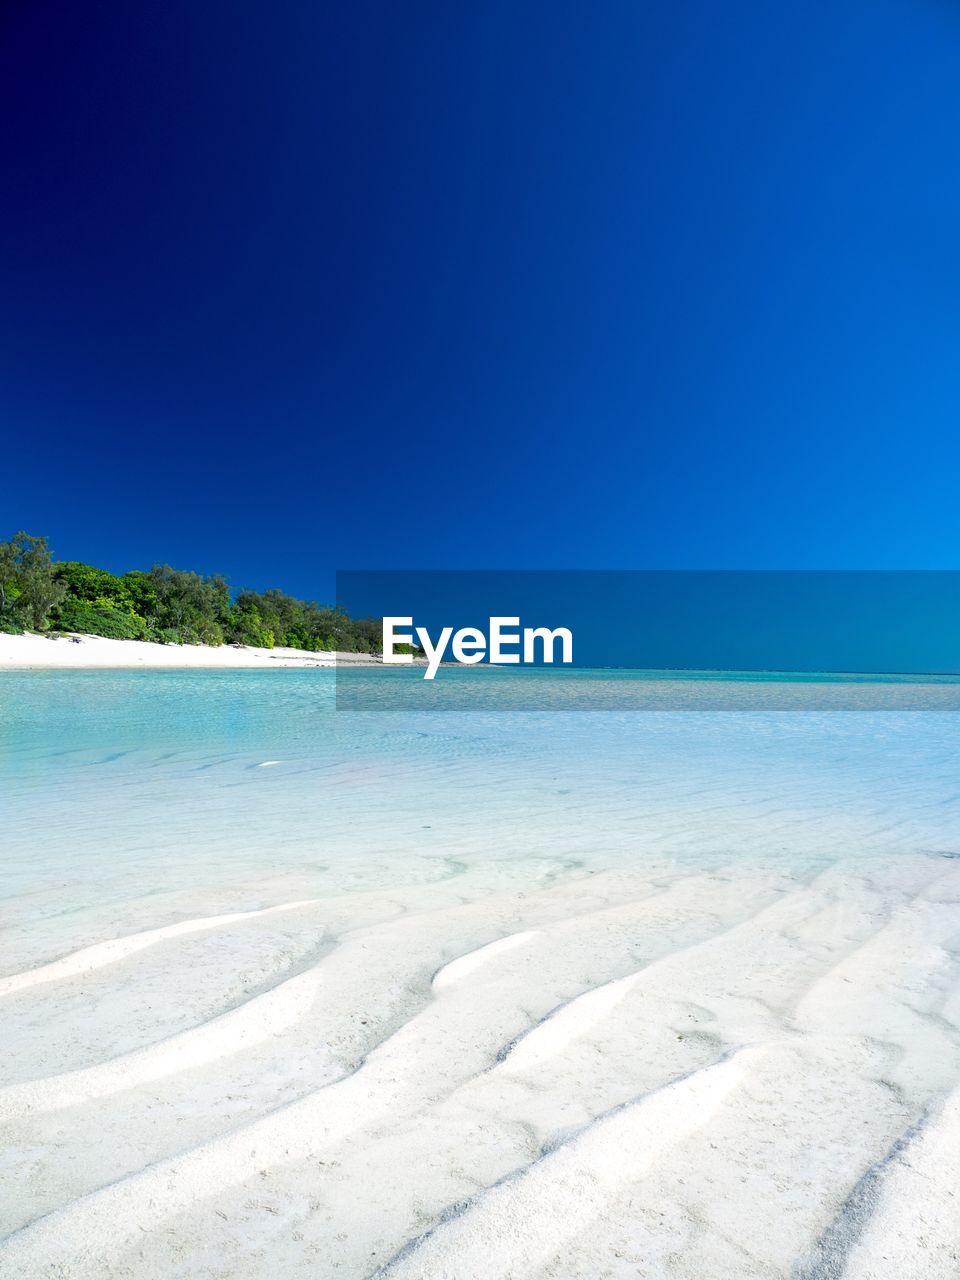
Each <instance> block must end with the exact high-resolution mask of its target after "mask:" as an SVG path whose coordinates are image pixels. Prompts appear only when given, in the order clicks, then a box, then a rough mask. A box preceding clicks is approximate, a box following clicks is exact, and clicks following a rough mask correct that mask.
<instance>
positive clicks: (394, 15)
mask: <svg viewBox="0 0 960 1280" xmlns="http://www.w3.org/2000/svg"><path fill="white" fill-rule="evenodd" d="M0 118H2V120H3V126H2V131H0V172H2V174H3V196H2V199H0V430H2V432H3V436H4V438H5V441H6V443H5V445H4V452H3V457H4V464H5V465H4V477H3V487H2V499H0V519H2V524H3V531H2V532H3V536H6V534H7V533H8V532H12V531H13V530H14V529H16V528H18V527H21V526H23V527H26V528H27V529H29V530H31V531H36V532H46V533H48V534H49V535H50V536H51V539H52V541H53V544H54V549H55V552H56V553H57V554H58V555H59V556H61V557H63V558H68V557H70V558H73V557H75V558H80V559H86V560H91V561H94V562H97V563H101V564H104V565H106V566H108V567H110V568H113V569H116V570H123V569H126V568H129V567H134V566H148V565H149V564H151V563H153V562H154V561H158V560H168V561H170V562H172V563H174V564H177V565H179V566H183V567H194V568H198V569H201V570H203V571H214V570H219V571H223V572H226V573H227V575H228V576H229V577H230V579H231V581H232V582H233V583H234V584H235V585H237V586H239V585H250V586H255V587H261V588H262V587H266V586H269V585H279V586H283V587H285V588H286V589H288V590H291V591H294V592H296V593H298V594H305V595H312V596H320V597H327V598H329V597H330V595H331V594H332V591H333V570H334V569H335V568H336V567H458V566H464V567H468V566H474V567H487V568H500V567H565V568H583V567H587V568H627V567H647V568H682V567H695V568H732V567H743V568H747V567H753V568H770V567H773V568H796V567H837V568H840V567H858V568H870V567H888V568H903V567H910V568H943V567H950V568H952V567H960V502H958V500H957V476H958V472H960V467H958V463H960V239H958V235H960V10H958V9H957V7H956V5H954V4H948V3H935V2H934V0H903V2H902V3H895V2H893V0H850V3H846V4H842V5H838V4H836V3H834V2H832V0H831V2H829V3H827V2H821V0H814V2H813V3H810V4H806V5H771V4H769V3H768V2H767V0H763V2H761V0H734V3H732V4H729V5H717V4H711V3H707V2H706V0H670V2H669V3H666V2H663V3H660V2H657V3H649V4H635V3H632V2H631V3H616V2H611V3H609V4H605V5H601V6H596V5H587V4H582V3H579V2H578V3H554V2H553V0H551V3H549V4H548V3H543V4H541V3H520V4H516V3H509V4H508V3H496V2H494V3H485V4H464V3H444V4H432V3H431V4H410V5H388V4H362V3H359V4H341V5H336V6H334V5H326V4H315V3H306V2H305V3H289V2H287V3H277V4H272V5H264V4H261V3H249V2H246V0H239V2H238V0H231V2H229V3H228V2H227V0H201V2H199V3H198V2H197V0H168V2H167V3H164V4H162V5H130V4H121V3H119V2H117V3H109V4H108V3H98V2H97V0H88V2H87V3H84V4H76V3H65V2H47V0H34V2H33V3H27V2H26V0H20V2H19V3H17V2H13V3H9V4H7V5H4V6H3V7H2V9H0Z"/></svg>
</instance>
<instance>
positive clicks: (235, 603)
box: [0, 533, 382, 653]
mask: <svg viewBox="0 0 960 1280" xmlns="http://www.w3.org/2000/svg"><path fill="white" fill-rule="evenodd" d="M24 630H31V631H51V630H56V631H79V632H82V633H84V634H86V635H94V636H109V637H110V638H112V639H116V640H156V641H159V642H160V643H163V644H213V645H219V644H224V643H227V644H249V645H257V646H259V647H262V648H266V649H272V648H273V647H274V646H275V645H284V646H287V647H289V648H291V649H306V650H309V651H312V652H316V651H318V650H321V649H339V650H341V651H344V652H347V653H379V652H380V648H381V644H382V632H381V623H380V619H379V618H351V617H350V616H349V615H348V614H347V613H346V612H345V611H344V610H343V609H339V608H336V607H333V606H329V605H319V604H314V603H313V601H310V600H298V599H296V598H295V597H294V596H288V595H287V594H286V593H285V592H283V591H277V590H270V591H264V592H263V593H262V594H261V593H258V592H256V591H240V592H238V593H237V594H236V596H235V597H232V596H231V592H230V588H229V586H228V585H227V582H226V579H225V578H222V577H220V576H218V575H214V576H213V577H208V578H205V577H202V576H201V575H200V574H199V573H191V572H190V571H189V570H186V569H171V568H170V566H169V565H166V564H164V565H154V567H153V568H152V569H150V570H149V571H148V572H144V571H142V570H139V569H135V570H133V571H132V572H131V573H124V574H122V575H121V576H120V577H117V576H116V575H115V574H112V573H108V572H107V571H106V569H98V568H96V567H95V566H94V565H90V564H82V563H81V562H80V561H78V560H64V561H60V562H57V561H55V560H53V558H52V557H51V555H50V549H49V546H48V545H47V539H46V538H38V537H33V536H32V535H30V534H26V533H18V534H16V535H15V536H14V537H13V538H12V539H11V540H10V541H9V542H2V543H0V631H6V632H13V633H15V634H16V633H19V632H22V631H24Z"/></svg>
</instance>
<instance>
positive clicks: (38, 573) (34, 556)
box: [0, 530, 67, 631]
mask: <svg viewBox="0 0 960 1280" xmlns="http://www.w3.org/2000/svg"><path fill="white" fill-rule="evenodd" d="M0 574H2V575H3V577H4V579H5V582H4V587H3V597H2V602H3V607H4V608H5V607H6V604H7V599H8V595H9V596H11V597H14V598H13V609H14V612H15V613H16V614H17V616H18V617H19V618H20V620H21V621H22V622H23V623H24V624H25V625H26V626H29V627H33V628H34V629H35V630H37V631H43V630H44V628H45V627H46V625H47V621H48V619H49V617H50V612H51V610H52V609H54V608H55V607H56V606H57V605H58V604H59V603H60V601H61V600H62V599H63V598H64V596H65V595H66V594H67V588H66V586H65V585H64V584H63V583H62V582H60V581H58V579H57V574H56V568H55V566H54V563H53V560H52V559H51V557H50V548H49V546H48V545H47V540H46V538H38V537H34V536H33V535H32V534H29V533H24V532H23V530H21V531H20V532H19V533H17V534H14V536H13V538H12V539H11V540H10V542H8V543H6V544H4V547H3V551H2V553H0ZM11 588H12V590H11Z"/></svg>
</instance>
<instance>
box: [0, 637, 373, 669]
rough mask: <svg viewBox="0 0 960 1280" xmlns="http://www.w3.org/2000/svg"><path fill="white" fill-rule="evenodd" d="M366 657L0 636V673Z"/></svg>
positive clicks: (304, 663)
mask: <svg viewBox="0 0 960 1280" xmlns="http://www.w3.org/2000/svg"><path fill="white" fill-rule="evenodd" d="M381 665H382V662H381V659H380V658H379V657H377V656H375V655H374V654H369V653H341V652H333V651H332V650H321V651H318V652H310V651H308V650H306V649H286V648H280V647H277V648H275V649H258V648H255V647H253V646H251V645H234V644H223V645H208V644H157V643H154V642H153V641H150V640H110V639H107V638H106V637H105V636H90V635H74V634H62V635H58V636H51V635H40V634H38V633H36V632H26V633H25V634H23V635H19V636H14V635H5V634H0V671H48V670H50V671H53V670H63V669H76V670H83V669H97V670H99V669H104V670H108V669H115V670H125V669H128V668H138V667H142V668H144V669H151V668H157V669H163V668H213V669H224V670H228V669H231V668H232V669H239V668H261V669H262V668H277V667H327V668H331V669H332V668H334V667H338V666H340V667H344V666H349V667H379V666H381Z"/></svg>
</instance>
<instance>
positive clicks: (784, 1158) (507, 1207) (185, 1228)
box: [0, 855, 960, 1280]
mask: <svg viewBox="0 0 960 1280" xmlns="http://www.w3.org/2000/svg"><path fill="white" fill-rule="evenodd" d="M276 906H277V908H280V907H285V909H283V910H279V909H274V910H271V911H259V912H237V913H236V914H235V915H232V916H230V915H219V916H217V917H215V918H209V917H207V918H202V919H201V918H198V919H195V920H193V921H190V920H185V921H181V922H179V923H178V924H176V925H175V926H174V927H172V928H171V927H170V926H164V927H159V928H152V929H148V930H145V931H143V932H142V933H141V934H140V935H139V936H136V935H135V936H130V937H126V938H123V939H118V940H115V941H112V942H111V941H106V940H105V941H104V942H103V943H102V944H99V945H94V946H93V947H87V948H85V949H83V950H82V951H80V952H78V953H76V954H74V955H72V956H64V957H61V958H60V959H59V960H56V961H54V962H48V963H46V964H44V965H42V966H38V967H37V968H36V970H35V971H34V974H33V976H32V977H31V976H29V975H24V976H20V977H14V978H12V979H7V981H6V983H5V984H4V987H3V988H2V991H0V996H2V1013H3V1017H4V1026H5V1032H4V1039H5V1041H6V1044H7V1045H8V1047H9V1046H13V1047H15V1054H14V1055H13V1058H12V1060H11V1061H12V1071H13V1076H12V1077H11V1078H9V1082H8V1084H7V1086H6V1088H4V1089H2V1090H0V1138H2V1144H3V1148H4V1151H5V1154H4V1155H3V1156H2V1157H0V1184H2V1185H3V1187H4V1188H5V1191H4V1193H3V1197H2V1203H0V1233H2V1232H3V1231H6V1232H10V1233H12V1234H9V1235H8V1236H7V1239H6V1240H5V1242H3V1243H2V1244H0V1274H2V1275H3V1276H5V1277H6V1276H10V1277H13V1276H17V1277H25V1278H31V1280H32V1278H37V1280H39V1278H41V1277H58V1278H59V1280H64V1278H68V1280H81V1278H83V1280H94V1278H96V1280H111V1278H115V1280H119V1277H136V1278H137V1280H174V1278H176V1280H228V1278H231V1280H276V1278H277V1277H279V1276H282V1277H284V1280H299V1278H300V1277H303V1280H307V1278H308V1277H309V1280H318V1278H325V1277H335V1276H349V1277H356V1278H358V1280H360V1278H366V1277H373V1276H383V1277H396V1278H397V1280H401V1278H402V1280H500V1278H507V1277H509V1278H510V1280H523V1278H529V1280H547V1278H548V1277H553V1278H554V1280H571V1277H584V1278H587V1277H589V1278H590V1280H593V1277H617V1278H620V1277H623V1278H626V1277H638V1276H643V1277H675V1278H677V1280H693V1278H694V1277H696V1280H704V1278H706V1277H709V1280H739V1278H741V1277H784V1278H786V1277H790V1276H794V1277H804V1278H806V1280H814V1278H815V1277H816V1278H819V1280H826V1278H827V1277H847V1278H848V1280H886V1278H889V1280H895V1278H896V1280H902V1278H904V1277H906V1278H916V1280H920V1278H921V1277H923V1278H924V1280H935V1278H936V1280H941V1278H944V1277H949V1276H955V1275H957V1274H960V1255H958V1249H960V1213H958V1195H957V1187H958V1186H960V1145H958V1134H960V1129H958V1121H957V1116H958V1103H957V1097H958V1094H957V1090H956V1081H957V1079H958V1078H960V1031H958V1015H960V1001H958V995H957V992H958V978H960V952H958V949H957V946H956V938H957V921H958V909H960V868H958V867H957V866H956V864H955V863H951V862H950V861H945V860H944V859H943V858H942V857H938V856H934V855H930V856H919V855H918V856H911V857H900V858H896V857H890V858H884V859H882V860H876V859H864V860H862V861H861V862H859V863H858V862H856V861H855V860H847V861H845V862H843V863H837V864H835V865H832V866H826V868H825V869H822V870H820V871H819V872H816V873H815V872H809V873H804V874H801V873H789V872H787V871H786V870H784V868H783V867H782V866H781V867H778V866H776V865H772V866H771V867H769V868H765V867H764V866H763V865H762V864H756V863H754V864H752V865H749V866H748V865H746V864H744V863H743V862H742V861H738V862H736V863H732V864H731V865H730V866H729V867H728V868H721V869H719V870H717V871H712V872H711V871H697V870H696V869H693V868H686V869H680V868H678V869H676V870H675V871H673V872H672V873H671V872H669V871H664V869H663V867H662V865H661V866H660V867H658V868H657V869H656V871H655V873H653V874H650V875H645V874H644V873H642V872H640V871H609V872H600V873H598V874H596V875H593V876H590V877H588V878H586V879H576V878H574V879H571V880H565V881H561V882H557V883H551V882H549V881H541V882H537V881H536V880H534V879H531V880H529V881H528V882H525V883H522V884H517V885H515V886H512V887H510V888H509V889H506V888H501V889H499V890H497V891H495V892H491V891H490V888H489V886H487V885H485V884H484V883H483V882H482V881H481V880H479V879H476V878H475V877H474V876H473V875H472V873H471V874H466V875H461V876H458V877H456V878H454V879H453V880H451V881H450V882H449V883H438V884H436V885H433V886H431V887H429V888H428V887H425V886H423V885H421V886H410V887H407V888H398V887H394V888H393V889H391V890H390V891H389V892H386V891H383V892H380V891H372V892H367V893H357V894H355V895H346V896H339V897H336V898H330V899H326V900H324V899H320V900H313V901H301V902H292V903H289V904H280V903H278V904H276ZM254 955H261V956H262V971H263V974H264V977H263V979H262V980H260V981H259V982H253V983H252V984H251V986H250V989H249V992H248V995H247V996H241V997H240V998H239V999H237V998H233V997H229V998H228V1004H227V1006H226V1007H224V1005H222V1004H221V1005H220V1007H219V1008H216V1009H209V1010H208V1011H207V1012H206V1013H205V1012H204V1011H203V1004H202V1002H200V1003H198V1001H199V1000H200V997H199V995H197V996H193V995H191V991H192V990H193V988H192V987H191V984H190V981H189V975H190V974H191V973H192V972H193V971H195V970H196V969H197V967H198V966H199V967H201V968H203V970H204V973H205V974H206V975H207V986H209V985H210V981H211V975H214V974H215V973H216V972H219V971H222V972H223V973H224V974H225V975H227V974H229V973H230V972H231V966H232V965H235V964H236V962H237V957H241V956H243V957H246V963H248V964H249V963H251V961H250V957H251V956H254ZM143 990H146V991H152V992H153V998H152V1000H151V1001H150V1002H149V1003H150V1007H151V1008H153V1009H154V1010H156V1009H160V1008H161V1007H163V1008H165V1009H166V1017H165V1020H164V1021H163V1023H162V1025H161V1024H160V1023H159V1022H157V1023H154V1024H153V1025H151V1024H150V1023H148V1022H144V1023H143V1025H141V1026H140V1027H139V1029H138V1030H136V1035H137V1037H138V1042H133V1043H132V1042H131V1039H130V1037H131V1027H130V1021H129V1018H125V1017H123V1016H120V1015H121V1014H122V1010H123V1008H124V1006H123V1004H122V1003H118V1001H122V999H123V998H124V996H123V993H124V992H126V993H129V998H132V997H133V995H134V994H135V993H136V992H137V991H143ZM197 990H198V991H199V990H200V988H197ZM51 1029H52V1030H51ZM51 1037H53V1038H54V1039H55V1040H56V1042H57V1043H56V1045H55V1048H54V1056H52V1057H51V1045H50V1041H51ZM54 1064H57V1065H54ZM64 1064H66V1065H64Z"/></svg>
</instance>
